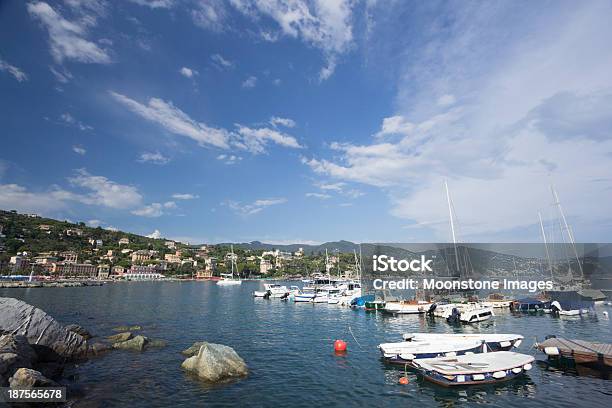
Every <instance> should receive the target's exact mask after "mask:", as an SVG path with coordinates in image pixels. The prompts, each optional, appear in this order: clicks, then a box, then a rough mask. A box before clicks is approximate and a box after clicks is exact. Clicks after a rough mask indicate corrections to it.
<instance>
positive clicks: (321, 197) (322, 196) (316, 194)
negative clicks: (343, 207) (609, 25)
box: [306, 193, 331, 200]
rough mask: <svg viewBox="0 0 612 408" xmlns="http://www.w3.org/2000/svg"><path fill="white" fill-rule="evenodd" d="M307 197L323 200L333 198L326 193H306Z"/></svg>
mask: <svg viewBox="0 0 612 408" xmlns="http://www.w3.org/2000/svg"><path fill="white" fill-rule="evenodd" d="M306 197H313V198H319V199H321V200H327V199H328V198H331V196H330V195H329V194H325V193H306Z"/></svg>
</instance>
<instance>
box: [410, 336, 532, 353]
mask: <svg viewBox="0 0 612 408" xmlns="http://www.w3.org/2000/svg"><path fill="white" fill-rule="evenodd" d="M402 338H403V339H404V340H405V341H406V342H410V343H418V342H432V341H449V340H451V341H454V340H478V341H480V342H482V343H484V344H485V345H486V346H487V351H508V350H511V349H512V348H513V347H518V346H520V345H521V343H522V342H523V336H522V335H520V334H504V333H470V334H467V333H404V335H402Z"/></svg>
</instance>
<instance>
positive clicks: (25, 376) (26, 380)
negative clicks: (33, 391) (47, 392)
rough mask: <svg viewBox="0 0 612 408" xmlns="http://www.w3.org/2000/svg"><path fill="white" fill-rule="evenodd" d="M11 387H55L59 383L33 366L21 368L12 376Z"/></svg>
mask: <svg viewBox="0 0 612 408" xmlns="http://www.w3.org/2000/svg"><path fill="white" fill-rule="evenodd" d="M9 384H10V386H11V388H32V387H55V386H57V385H58V384H57V383H56V382H55V381H52V380H50V379H48V378H47V377H45V376H44V375H42V374H41V373H40V372H38V371H36V370H32V369H31V368H20V369H18V370H17V371H15V374H13V376H12V377H11V378H10V380H9Z"/></svg>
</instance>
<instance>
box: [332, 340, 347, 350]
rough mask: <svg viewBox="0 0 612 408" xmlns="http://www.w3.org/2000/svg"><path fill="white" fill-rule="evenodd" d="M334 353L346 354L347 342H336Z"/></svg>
mask: <svg viewBox="0 0 612 408" xmlns="http://www.w3.org/2000/svg"><path fill="white" fill-rule="evenodd" d="M334 351H336V352H345V351H346V341H344V340H336V341H334Z"/></svg>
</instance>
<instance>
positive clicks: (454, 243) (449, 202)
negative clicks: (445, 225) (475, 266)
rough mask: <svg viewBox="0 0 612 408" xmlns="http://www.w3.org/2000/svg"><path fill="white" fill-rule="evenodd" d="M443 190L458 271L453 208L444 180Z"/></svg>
mask: <svg viewBox="0 0 612 408" xmlns="http://www.w3.org/2000/svg"><path fill="white" fill-rule="evenodd" d="M444 189H445V190H446V202H447V203H448V215H449V217H450V226H451V234H452V236H453V247H454V248H455V264H456V265H457V271H459V255H458V254H457V237H456V236H455V220H454V219H453V206H452V204H451V198H450V192H449V191H448V182H447V180H446V179H444Z"/></svg>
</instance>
